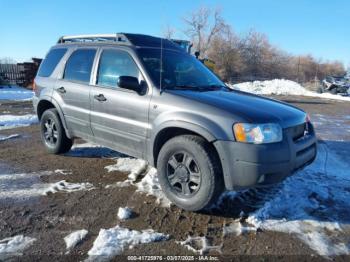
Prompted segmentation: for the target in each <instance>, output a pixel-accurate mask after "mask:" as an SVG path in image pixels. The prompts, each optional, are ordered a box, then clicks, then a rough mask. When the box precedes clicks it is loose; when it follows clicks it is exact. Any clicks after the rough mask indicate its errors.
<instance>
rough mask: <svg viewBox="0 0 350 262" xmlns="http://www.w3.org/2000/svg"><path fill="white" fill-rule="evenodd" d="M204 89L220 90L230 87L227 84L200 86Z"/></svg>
mask: <svg viewBox="0 0 350 262" xmlns="http://www.w3.org/2000/svg"><path fill="white" fill-rule="evenodd" d="M199 88H200V89H201V90H202V91H216V90H220V89H223V88H224V89H226V90H227V89H228V87H227V86H225V85H207V86H200V87H199Z"/></svg>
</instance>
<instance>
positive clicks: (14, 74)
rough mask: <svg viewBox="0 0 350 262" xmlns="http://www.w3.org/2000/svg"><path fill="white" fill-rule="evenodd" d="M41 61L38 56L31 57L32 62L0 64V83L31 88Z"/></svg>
mask: <svg viewBox="0 0 350 262" xmlns="http://www.w3.org/2000/svg"><path fill="white" fill-rule="evenodd" d="M41 61H42V59H40V58H32V62H24V63H17V64H0V85H19V86H23V87H28V88H31V87H32V83H33V80H34V78H35V75H36V73H37V71H38V68H39V65H40V63H41Z"/></svg>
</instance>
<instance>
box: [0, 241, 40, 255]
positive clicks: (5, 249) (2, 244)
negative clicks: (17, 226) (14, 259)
mask: <svg viewBox="0 0 350 262" xmlns="http://www.w3.org/2000/svg"><path fill="white" fill-rule="evenodd" d="M34 241H36V239H35V238H31V237H25V236H23V235H18V236H14V237H9V238H5V239H2V240H0V260H2V259H4V260H5V259H7V258H9V257H11V256H15V255H16V256H18V255H22V252H23V251H24V250H25V249H27V248H28V247H29V246H31V245H32V244H33V243H34Z"/></svg>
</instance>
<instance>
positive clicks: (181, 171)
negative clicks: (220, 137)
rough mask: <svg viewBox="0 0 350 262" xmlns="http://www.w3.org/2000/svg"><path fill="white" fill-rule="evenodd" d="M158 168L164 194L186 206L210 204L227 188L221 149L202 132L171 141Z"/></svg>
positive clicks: (207, 205) (158, 162)
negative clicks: (200, 134) (213, 145)
mask: <svg viewBox="0 0 350 262" xmlns="http://www.w3.org/2000/svg"><path fill="white" fill-rule="evenodd" d="M157 168H158V178H159V182H160V185H161V187H162V189H163V191H164V194H165V195H166V196H167V197H168V198H169V200H170V201H172V202H173V203H174V204H175V205H177V206H178V207H180V208H182V209H185V210H189V211H198V210H202V209H205V208H207V207H210V206H211V205H212V204H213V203H215V201H217V199H218V197H219V196H220V195H221V193H222V192H223V190H224V184H223V177H222V171H221V165H220V160H219V159H218V156H217V153H216V152H215V150H214V149H213V148H212V147H211V146H210V145H209V143H208V142H206V141H205V140H204V139H203V138H201V137H198V136H194V135H183V136H177V137H174V138H172V139H170V140H169V141H167V142H166V143H165V144H164V146H163V147H162V148H161V150H160V152H159V156H158V160H157Z"/></svg>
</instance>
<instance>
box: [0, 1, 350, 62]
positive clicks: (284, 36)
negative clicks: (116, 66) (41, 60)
mask: <svg viewBox="0 0 350 262" xmlns="http://www.w3.org/2000/svg"><path fill="white" fill-rule="evenodd" d="M201 6H207V7H212V8H216V7H218V8H220V9H221V10H222V16H223V17H224V19H225V20H226V22H227V23H228V24H230V25H231V26H232V27H233V29H234V31H235V32H236V33H237V34H239V35H244V34H245V33H246V32H247V31H249V30H251V29H254V30H256V31H259V32H262V33H265V34H266V35H267V36H268V37H269V39H270V41H271V43H272V44H273V45H275V46H277V47H279V48H281V49H283V50H285V51H287V52H289V53H291V54H293V55H303V54H312V55H314V56H315V57H317V58H320V59H323V60H339V61H341V62H343V63H344V65H345V66H350V48H349V47H350V45H349V42H350V26H349V25H350V1H348V0H317V1H316V0H288V1H287V0H285V1H279V0H261V1H259V0H216V1H213V0H202V1H199V0H187V1H186V0H168V1H161V0H114V1H112V0H110V1H109V0H81V1H78V0H70V1H68V0H50V1H47V0H46V1H45V0H36V1H35V0H31V1H30V0H0V21H1V22H0V40H1V41H0V58H3V57H11V58H13V59H15V60H16V61H18V62H21V61H27V60H30V58H31V57H44V56H45V54H46V52H47V51H48V49H49V48H50V47H51V46H52V45H54V44H55V42H56V41H57V40H58V38H59V37H60V36H62V35H72V34H94V33H116V32H130V33H142V34H150V35H156V36H162V35H163V33H164V31H165V29H166V28H167V26H170V27H173V28H175V29H176V34H175V36H176V37H179V38H186V36H185V35H184V34H183V30H184V28H185V23H184V21H183V18H184V17H185V16H186V15H188V14H190V13H191V12H192V11H194V10H196V9H198V8H199V7H201Z"/></svg>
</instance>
